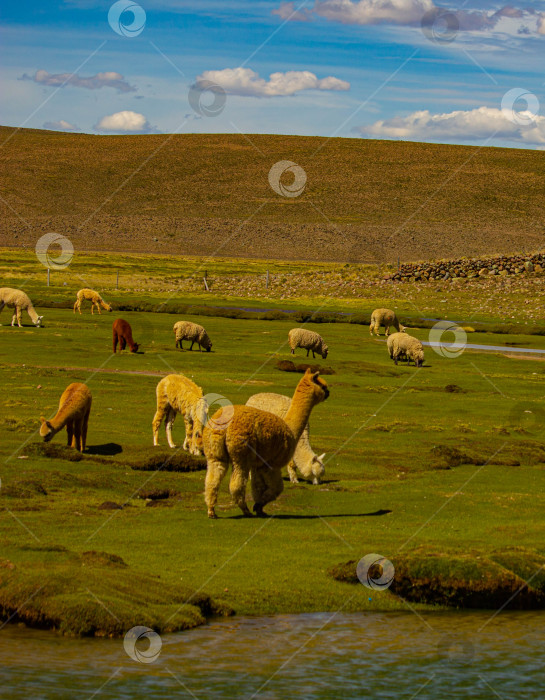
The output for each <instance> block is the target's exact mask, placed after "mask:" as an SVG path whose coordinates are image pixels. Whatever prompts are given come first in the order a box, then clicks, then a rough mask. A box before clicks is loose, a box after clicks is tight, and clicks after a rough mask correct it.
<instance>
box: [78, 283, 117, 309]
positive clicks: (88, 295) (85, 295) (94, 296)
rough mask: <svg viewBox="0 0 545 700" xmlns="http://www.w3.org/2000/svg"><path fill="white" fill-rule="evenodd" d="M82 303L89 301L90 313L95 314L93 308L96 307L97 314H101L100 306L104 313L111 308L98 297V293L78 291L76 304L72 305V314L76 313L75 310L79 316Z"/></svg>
mask: <svg viewBox="0 0 545 700" xmlns="http://www.w3.org/2000/svg"><path fill="white" fill-rule="evenodd" d="M84 301H90V302H91V313H92V314H94V313H95V306H96V307H97V310H98V313H99V314H100V313H102V312H101V310H100V307H101V306H102V308H103V309H105V310H106V311H111V310H112V307H111V306H110V305H109V304H107V303H106V302H105V301H104V299H103V298H102V297H101V296H100V294H99V293H98V292H95V290H94V289H80V290H79V292H78V294H77V298H76V303H75V304H74V313H76V309H77V310H78V311H79V312H80V314H81V305H82V304H83V302H84Z"/></svg>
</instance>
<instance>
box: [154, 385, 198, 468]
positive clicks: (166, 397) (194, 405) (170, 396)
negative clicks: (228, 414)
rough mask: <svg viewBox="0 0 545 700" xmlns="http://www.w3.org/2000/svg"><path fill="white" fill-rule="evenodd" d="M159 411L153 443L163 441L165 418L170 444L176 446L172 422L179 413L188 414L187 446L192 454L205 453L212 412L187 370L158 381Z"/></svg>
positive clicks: (186, 422)
mask: <svg viewBox="0 0 545 700" xmlns="http://www.w3.org/2000/svg"><path fill="white" fill-rule="evenodd" d="M156 393H157V411H156V413H155V416H154V418H153V424H152V427H153V444H154V445H155V446H157V445H158V444H159V428H160V427H161V423H162V421H163V418H164V419H165V429H166V434H167V440H168V444H169V446H170V447H176V445H175V444H174V442H173V440H172V425H173V423H174V419H175V418H176V415H177V414H178V413H181V414H182V416H183V417H184V423H185V440H184V444H183V449H184V450H189V452H190V453H191V454H192V455H196V456H198V455H202V454H204V450H203V445H202V432H203V427H204V424H205V423H206V419H207V415H208V402H207V401H206V399H205V398H204V397H203V394H202V389H201V387H200V386H197V385H196V384H195V382H192V381H191V379H188V378H187V377H184V375H183V374H169V375H167V376H166V377H163V379H161V381H160V382H159V383H158V384H157V390H156Z"/></svg>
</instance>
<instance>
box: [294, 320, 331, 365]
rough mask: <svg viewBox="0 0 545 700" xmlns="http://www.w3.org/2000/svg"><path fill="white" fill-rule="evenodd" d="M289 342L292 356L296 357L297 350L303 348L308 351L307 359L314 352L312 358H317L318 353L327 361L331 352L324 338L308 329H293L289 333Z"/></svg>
mask: <svg viewBox="0 0 545 700" xmlns="http://www.w3.org/2000/svg"><path fill="white" fill-rule="evenodd" d="M288 341H289V344H290V348H291V354H292V355H295V348H303V350H306V351H307V357H308V354H309V352H312V357H313V358H314V357H316V355H315V354H314V353H315V352H317V353H318V355H321V356H322V357H323V359H324V360H325V358H326V357H327V353H328V352H329V350H328V347H327V345H326V344H325V342H324V339H323V338H322V336H321V335H318V333H315V332H314V331H309V330H307V329H306V328H292V329H291V331H290V332H289V333H288Z"/></svg>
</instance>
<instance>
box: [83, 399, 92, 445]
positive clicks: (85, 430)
mask: <svg viewBox="0 0 545 700" xmlns="http://www.w3.org/2000/svg"><path fill="white" fill-rule="evenodd" d="M90 413H91V409H89V410H88V411H87V413H86V414H85V416H84V417H83V424H82V426H81V451H82V452H83V451H84V450H85V446H86V445H87V426H88V425H89V414H90Z"/></svg>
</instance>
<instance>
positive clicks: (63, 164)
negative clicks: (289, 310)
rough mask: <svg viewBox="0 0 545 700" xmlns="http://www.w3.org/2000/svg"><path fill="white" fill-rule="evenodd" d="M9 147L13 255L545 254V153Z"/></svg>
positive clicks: (36, 138) (214, 141) (350, 145)
mask: <svg viewBox="0 0 545 700" xmlns="http://www.w3.org/2000/svg"><path fill="white" fill-rule="evenodd" d="M0 142H1V143H2V144H3V145H2V148H0V161H1V166H2V173H3V174H2V186H1V189H2V193H1V195H2V199H1V200H0V211H1V213H2V228H1V230H0V245H24V246H34V244H35V242H36V240H37V239H38V238H39V236H41V235H42V234H44V233H47V232H49V231H56V232H59V233H62V234H64V235H66V236H68V237H69V238H70V239H71V240H72V242H73V244H74V246H75V248H76V250H77V249H80V250H83V249H88V250H90V249H91V250H101V249H102V250H127V251H146V252H159V253H167V252H171V253H179V254H195V255H205V254H207V255H208V254H214V253H217V254H220V255H222V256H234V257H237V256H244V257H256V258H276V259H308V260H333V261H334V260H342V261H366V262H373V261H377V262H394V261H396V260H397V258H398V256H399V257H400V258H401V260H402V261H408V260H421V259H429V258H457V257H460V256H478V255H484V254H492V253H511V252H515V251H516V252H524V251H527V250H535V249H538V248H539V247H541V245H542V243H543V240H544V237H543V234H544V223H543V192H544V191H545V154H544V153H543V152H540V151H530V150H516V149H500V148H478V147H469V146H451V145H436V144H421V143H408V142H392V141H371V140H363V139H341V138H335V139H326V138H321V137H301V136H269V135H251V136H243V135H223V134H212V135H196V134H184V135H146V136H93V135H87V134H63V133H55V132H50V131H37V130H31V129H20V130H18V131H16V130H14V129H12V128H7V127H1V128H0ZM280 160H290V161H293V162H295V163H297V164H299V165H300V166H301V167H302V168H304V170H305V172H306V176H307V184H306V188H305V190H304V192H303V193H302V194H301V195H300V196H298V197H294V198H288V197H282V196H280V195H278V194H276V193H275V192H274V191H273V190H272V188H271V187H270V185H269V182H268V173H269V170H270V168H271V166H272V165H273V164H274V163H276V162H277V161H280ZM282 182H283V183H284V184H289V182H290V176H289V175H286V176H285V177H284V178H283V179H282Z"/></svg>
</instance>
